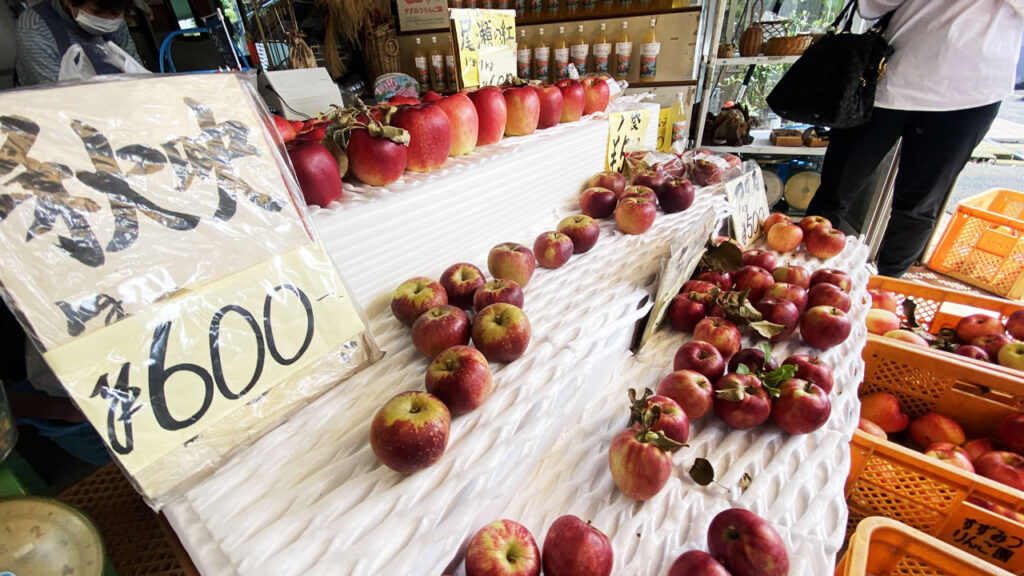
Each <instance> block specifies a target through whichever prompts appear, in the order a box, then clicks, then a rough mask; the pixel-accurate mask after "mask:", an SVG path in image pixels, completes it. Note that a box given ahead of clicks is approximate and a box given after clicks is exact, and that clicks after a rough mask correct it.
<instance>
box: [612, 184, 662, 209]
mask: <svg viewBox="0 0 1024 576" xmlns="http://www.w3.org/2000/svg"><path fill="white" fill-rule="evenodd" d="M633 197H636V198H643V199H644V200H647V201H648V202H650V203H651V204H654V205H655V206H657V204H658V195H657V194H655V193H654V190H652V189H650V188H648V187H647V186H626V189H625V190H623V192H622V196H620V197H619V201H620V202H621V201H622V200H623V199H624V198H633Z"/></svg>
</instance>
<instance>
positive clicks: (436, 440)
mask: <svg viewBox="0 0 1024 576" xmlns="http://www.w3.org/2000/svg"><path fill="white" fill-rule="evenodd" d="M451 423H452V418H451V414H450V413H449V412H448V408H447V407H446V406H445V405H444V402H441V400H440V399H439V398H438V397H437V396H434V395H433V394H429V393H427V392H403V393H401V394H399V395H398V396H395V397H394V398H392V399H391V400H388V401H387V403H386V404H384V406H382V407H381V409H380V410H378V411H377V414H376V415H375V416H374V417H373V421H372V422H371V423H370V448H372V449H373V453H374V454H375V455H376V456H377V459H378V460H380V461H381V462H382V463H384V465H385V466H387V467H388V468H391V469H392V470H394V471H396V472H401V473H403V474H412V473H413V472H417V471H419V470H422V469H424V468H427V467H428V466H430V465H431V464H433V463H434V462H437V461H438V460H439V459H440V458H441V456H442V455H443V454H444V451H445V448H447V447H448V430H449V428H450V427H451Z"/></svg>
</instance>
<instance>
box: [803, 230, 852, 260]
mask: <svg viewBox="0 0 1024 576" xmlns="http://www.w3.org/2000/svg"><path fill="white" fill-rule="evenodd" d="M804 243H805V244H807V252H808V253H810V255H811V256H814V257H815V258H821V259H822V260H827V259H829V258H832V257H833V256H836V255H838V254H839V253H840V252H842V251H843V249H844V248H846V234H844V233H843V231H842V230H839V229H837V228H830V229H827V230H826V229H824V227H818V228H812V229H811V231H810V232H808V233H807V234H806V235H805V236H804Z"/></svg>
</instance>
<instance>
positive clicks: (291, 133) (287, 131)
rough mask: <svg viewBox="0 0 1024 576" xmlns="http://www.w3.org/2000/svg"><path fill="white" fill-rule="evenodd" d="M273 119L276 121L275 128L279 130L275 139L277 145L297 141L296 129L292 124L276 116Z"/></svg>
mask: <svg viewBox="0 0 1024 576" xmlns="http://www.w3.org/2000/svg"><path fill="white" fill-rule="evenodd" d="M272 118H273V119H274V128H277V134H276V136H277V138H275V139H274V141H275V142H276V143H278V144H283V143H286V142H291V141H292V140H295V136H296V134H295V127H294V126H292V123H291V122H289V121H288V120H287V119H285V118H282V117H280V116H278V115H276V114H275V115H274V116H272Z"/></svg>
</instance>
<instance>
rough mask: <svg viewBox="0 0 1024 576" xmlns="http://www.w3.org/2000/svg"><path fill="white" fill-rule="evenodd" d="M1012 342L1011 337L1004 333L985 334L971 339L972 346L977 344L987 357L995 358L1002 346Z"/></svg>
mask: <svg viewBox="0 0 1024 576" xmlns="http://www.w3.org/2000/svg"><path fill="white" fill-rule="evenodd" d="M1011 342H1013V338H1010V337H1009V336H1007V335H1006V334H986V335H984V336H978V337H977V338H975V339H974V340H971V345H972V346H977V347H979V348H981V349H982V350H984V351H985V353H986V354H988V357H989V358H997V357H998V356H999V351H1000V350H1002V349H1003V346H1006V345H1007V344H1009V343H1011Z"/></svg>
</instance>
